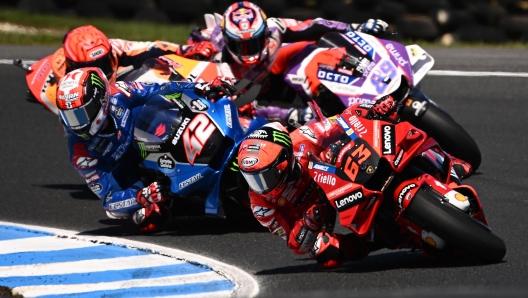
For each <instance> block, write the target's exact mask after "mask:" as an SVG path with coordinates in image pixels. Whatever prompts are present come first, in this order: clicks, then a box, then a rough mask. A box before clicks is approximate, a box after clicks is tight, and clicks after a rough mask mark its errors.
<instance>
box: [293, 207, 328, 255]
mask: <svg viewBox="0 0 528 298" xmlns="http://www.w3.org/2000/svg"><path fill="white" fill-rule="evenodd" d="M324 214H325V206H324V205H323V204H314V205H313V206H311V207H310V208H309V209H308V210H306V211H305V212H304V215H303V217H302V218H301V219H299V220H297V221H296V222H295V225H294V226H293V228H292V230H291V232H290V237H289V239H288V247H289V248H290V249H291V250H293V252H294V253H296V254H305V253H307V252H308V251H310V249H312V247H313V245H314V242H315V239H316V236H317V233H318V232H319V230H321V228H322V227H323V224H324V222H325V219H324Z"/></svg>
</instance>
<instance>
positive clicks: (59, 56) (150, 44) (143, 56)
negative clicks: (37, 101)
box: [52, 39, 191, 83]
mask: <svg viewBox="0 0 528 298" xmlns="http://www.w3.org/2000/svg"><path fill="white" fill-rule="evenodd" d="M109 40H110V44H111V45H112V53H113V54H114V55H115V56H116V57H117V65H118V70H117V73H118V77H119V74H121V73H123V72H126V69H125V68H127V67H128V68H130V67H132V68H134V69H137V68H140V67H141V65H142V64H143V62H145V60H147V59H149V58H157V57H159V56H163V55H167V54H176V55H178V56H184V55H185V53H186V52H187V51H188V50H189V49H190V48H191V46H190V45H178V44H175V43H170V42H166V41H160V40H157V41H129V40H124V39H109ZM52 61H53V63H52V68H53V73H54V75H55V77H56V78H57V80H60V79H61V78H62V77H63V76H64V74H65V72H66V63H65V56H64V48H62V47H61V48H59V49H58V50H57V51H55V53H54V54H53V58H52ZM108 79H109V80H110V78H108ZM118 79H119V78H118ZM110 83H112V82H110Z"/></svg>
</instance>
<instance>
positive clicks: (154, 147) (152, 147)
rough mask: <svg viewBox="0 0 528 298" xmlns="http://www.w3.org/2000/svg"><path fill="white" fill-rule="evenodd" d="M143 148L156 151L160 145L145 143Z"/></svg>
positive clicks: (159, 148)
mask: <svg viewBox="0 0 528 298" xmlns="http://www.w3.org/2000/svg"><path fill="white" fill-rule="evenodd" d="M145 150H147V151H151V152H158V151H160V150H161V145H145Z"/></svg>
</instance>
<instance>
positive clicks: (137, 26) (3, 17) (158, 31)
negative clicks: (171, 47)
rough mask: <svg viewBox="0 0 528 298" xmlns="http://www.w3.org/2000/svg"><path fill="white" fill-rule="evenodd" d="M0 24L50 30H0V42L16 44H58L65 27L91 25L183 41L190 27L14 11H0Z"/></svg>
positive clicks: (112, 33)
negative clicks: (25, 31)
mask: <svg viewBox="0 0 528 298" xmlns="http://www.w3.org/2000/svg"><path fill="white" fill-rule="evenodd" d="M0 23H10V24H16V25H22V26H27V27H34V28H37V29H49V30H52V31H53V32H52V33H44V32H40V33H38V34H20V33H7V32H2V31H0V44H18V45H24V44H25V45H37V44H41V45H60V44H61V42H62V38H63V36H64V34H65V33H66V32H68V31H69V30H71V29H73V28H76V27H79V26H82V25H87V24H91V25H94V26H95V27H97V28H99V29H100V30H101V31H103V32H104V33H105V34H106V35H107V36H108V37H109V38H121V39H126V40H136V41H147V40H165V41H170V42H175V43H179V44H182V43H185V42H186V40H187V37H188V36H189V33H190V31H191V28H192V26H190V25H188V26H185V25H170V24H154V23H141V22H132V21H119V20H110V19H96V18H79V17H69V16H55V15H43V14H29V13H25V12H21V11H16V10H1V11H0Z"/></svg>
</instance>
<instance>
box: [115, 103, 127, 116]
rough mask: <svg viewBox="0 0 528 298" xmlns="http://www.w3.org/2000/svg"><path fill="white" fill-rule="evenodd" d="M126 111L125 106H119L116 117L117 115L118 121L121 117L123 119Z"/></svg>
mask: <svg viewBox="0 0 528 298" xmlns="http://www.w3.org/2000/svg"><path fill="white" fill-rule="evenodd" d="M124 110H125V108H124V107H123V106H118V107H117V108H116V109H115V115H116V117H117V119H121V117H123V111H124Z"/></svg>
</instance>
